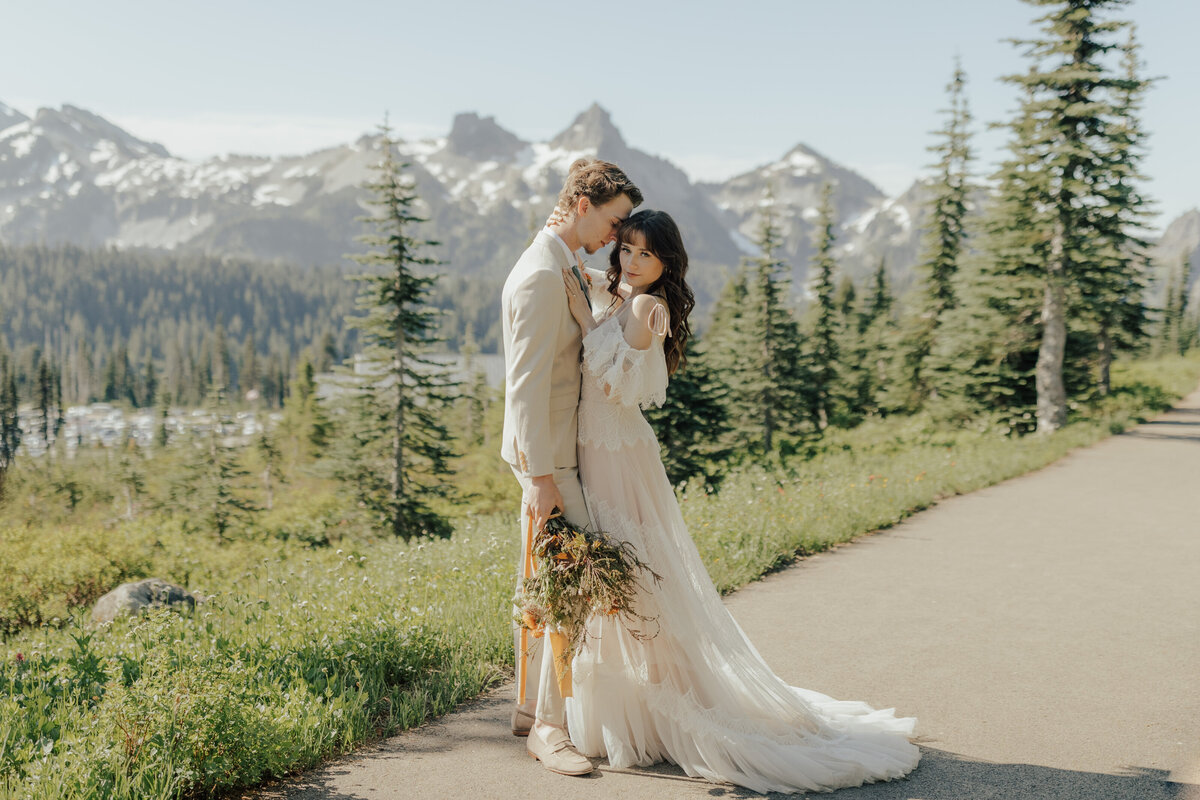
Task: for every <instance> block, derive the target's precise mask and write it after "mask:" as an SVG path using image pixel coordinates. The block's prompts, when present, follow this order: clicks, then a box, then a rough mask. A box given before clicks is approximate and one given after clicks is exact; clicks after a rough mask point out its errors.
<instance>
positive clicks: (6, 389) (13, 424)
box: [0, 351, 21, 500]
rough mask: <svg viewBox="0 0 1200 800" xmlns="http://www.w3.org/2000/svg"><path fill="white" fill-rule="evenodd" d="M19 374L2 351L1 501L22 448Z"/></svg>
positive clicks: (0, 382)
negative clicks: (10, 471)
mask: <svg viewBox="0 0 1200 800" xmlns="http://www.w3.org/2000/svg"><path fill="white" fill-rule="evenodd" d="M19 406H20V401H19V399H18V396H17V373H16V370H15V369H14V367H13V364H12V359H11V358H10V357H9V355H8V353H6V352H3V351H0V500H3V499H4V487H5V483H6V479H7V477H8V472H9V470H10V469H11V468H12V464H13V459H15V458H16V455H17V448H19V447H20V446H21V425H20V417H19V416H18V410H19Z"/></svg>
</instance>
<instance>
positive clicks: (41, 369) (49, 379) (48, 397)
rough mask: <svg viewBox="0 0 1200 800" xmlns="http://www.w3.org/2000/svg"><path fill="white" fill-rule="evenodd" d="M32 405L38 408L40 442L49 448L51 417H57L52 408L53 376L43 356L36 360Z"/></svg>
mask: <svg viewBox="0 0 1200 800" xmlns="http://www.w3.org/2000/svg"><path fill="white" fill-rule="evenodd" d="M34 389H35V392H36V394H35V396H34V406H35V407H36V408H37V410H38V419H39V420H40V422H39V425H38V433H40V434H41V436H42V442H43V444H45V445H46V450H47V452H49V449H50V431H51V429H52V427H53V423H52V422H51V418H52V417H57V416H58V413H57V411H55V409H54V376H53V371H52V370H51V368H50V364H49V362H48V361H47V360H46V359H45V358H43V359H41V360H39V361H38V366H37V384H36V385H35V387H34Z"/></svg>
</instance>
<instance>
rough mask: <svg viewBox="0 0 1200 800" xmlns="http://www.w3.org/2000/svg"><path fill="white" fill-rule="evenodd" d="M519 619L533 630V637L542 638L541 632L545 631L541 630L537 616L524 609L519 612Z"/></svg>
mask: <svg viewBox="0 0 1200 800" xmlns="http://www.w3.org/2000/svg"><path fill="white" fill-rule="evenodd" d="M521 621H522V622H523V623H524V625H525V627H526V628H528V629H529V630H530V631H532V632H533V636H534V638H535V639H540V638H542V634H543V633H545V631H543V630H542V626H541V625H540V624H539V623H538V620H537V617H535V616H534V615H533V614H531V613H530V612H528V611H525V612H523V613H522V614H521Z"/></svg>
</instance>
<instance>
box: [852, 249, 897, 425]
mask: <svg viewBox="0 0 1200 800" xmlns="http://www.w3.org/2000/svg"><path fill="white" fill-rule="evenodd" d="M868 289H869V294H868V295H867V297H866V300H865V303H864V304H863V309H862V313H861V314H859V317H858V321H857V325H858V332H859V342H860V347H861V354H860V356H859V359H860V360H861V363H862V368H863V370H864V371H865V373H866V375H865V377H864V381H865V383H866V389H867V391H864V392H863V393H862V394H861V395H860V396H861V397H862V399H863V411H864V412H865V413H867V414H876V413H881V412H883V411H884V410H885V409H884V405H885V404H884V403H883V397H884V396H885V395H886V393H887V389H888V371H889V367H890V365H891V364H892V360H893V358H894V353H895V350H896V347H895V340H896V337H897V334H896V320H895V318H894V315H893V311H892V309H893V306H894V305H895V299H894V298H893V297H892V291H891V286H890V285H889V283H888V277H887V262H886V260H885V259H883V258H880V259H879V266H878V267H876V268H875V272H874V273H873V274H872V276H871V280H870V283H869V285H868Z"/></svg>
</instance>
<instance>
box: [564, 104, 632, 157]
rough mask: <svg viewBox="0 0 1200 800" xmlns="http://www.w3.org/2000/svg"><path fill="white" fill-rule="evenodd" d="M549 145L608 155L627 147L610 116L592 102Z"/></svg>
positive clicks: (610, 155)
mask: <svg viewBox="0 0 1200 800" xmlns="http://www.w3.org/2000/svg"><path fill="white" fill-rule="evenodd" d="M550 146H551V147H556V148H559V149H561V150H595V151H596V152H597V153H600V154H602V155H608V156H609V157H612V156H613V155H614V154H615V153H620V152H623V151H624V150H626V149H627V148H626V145H625V140H624V139H623V138H622V137H621V132H620V131H618V130H617V126H616V125H613V121H612V117H611V116H610V115H609V113H608V112H607V111H605V110H604V109H603V108H601V107H600V105H599V104H598V103H592V105H591V107H590V108H588V110H587V111H584V112H583V113H582V114H580V115H579V116H578V117H576V118H575V121H574V122H572V123H571V125H570V127H569V128H567V129H566V130H564V131H563V132H562V133H560V134H558V136H555V137H554V138H553V139H552V140H551V141H550Z"/></svg>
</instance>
